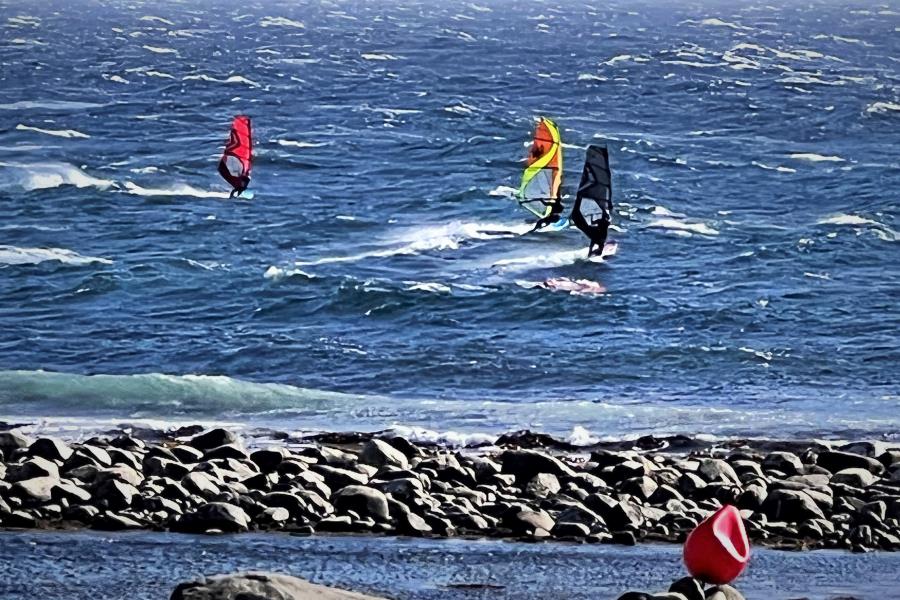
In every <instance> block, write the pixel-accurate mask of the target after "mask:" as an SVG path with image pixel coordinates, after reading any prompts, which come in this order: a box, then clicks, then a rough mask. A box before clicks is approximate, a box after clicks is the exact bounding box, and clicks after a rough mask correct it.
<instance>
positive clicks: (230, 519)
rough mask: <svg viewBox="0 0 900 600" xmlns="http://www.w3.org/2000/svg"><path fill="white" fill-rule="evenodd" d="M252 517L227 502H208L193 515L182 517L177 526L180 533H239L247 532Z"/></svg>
mask: <svg viewBox="0 0 900 600" xmlns="http://www.w3.org/2000/svg"><path fill="white" fill-rule="evenodd" d="M249 527H250V517H248V516H247V513H246V512H245V511H244V509H242V508H241V507H239V506H235V505H234V504H229V503H227V502H208V503H206V504H204V505H202V506H200V507H199V508H198V509H197V510H195V511H194V512H191V513H187V514H185V515H182V517H181V518H180V519H179V520H178V522H177V524H176V528H177V529H178V530H179V531H184V532H188V533H202V532H204V531H209V530H211V529H215V530H219V531H225V532H229V533H237V532H240V531H247V529H249Z"/></svg>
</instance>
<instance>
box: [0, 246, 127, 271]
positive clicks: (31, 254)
mask: <svg viewBox="0 0 900 600" xmlns="http://www.w3.org/2000/svg"><path fill="white" fill-rule="evenodd" d="M54 260H55V261H59V262H61V263H64V264H67V265H76V266H83V265H89V264H91V263H100V264H104V265H111V264H113V261H111V260H109V259H107V258H97V257H96V256H82V255H81V254H78V253H77V252H73V251H72V250H67V249H65V248H18V247H16V246H0V265H36V264H38V263H42V262H47V261H54Z"/></svg>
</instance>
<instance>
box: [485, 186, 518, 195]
mask: <svg viewBox="0 0 900 600" xmlns="http://www.w3.org/2000/svg"><path fill="white" fill-rule="evenodd" d="M518 191H519V190H517V189H516V188H514V187H509V186H508V185H498V186H497V187H495V188H494V189H492V190H491V191H489V192H488V196H500V197H503V198H515V196H516V194H517V193H518Z"/></svg>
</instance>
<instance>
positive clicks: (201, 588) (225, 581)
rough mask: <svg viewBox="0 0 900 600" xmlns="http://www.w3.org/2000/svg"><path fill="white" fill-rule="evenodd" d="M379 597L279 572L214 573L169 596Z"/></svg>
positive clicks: (207, 599)
mask: <svg viewBox="0 0 900 600" xmlns="http://www.w3.org/2000/svg"><path fill="white" fill-rule="evenodd" d="M238 598H241V599H245V598H246V599H249V598H252V599H253V600H379V599H378V598H377V597H375V596H366V595H364V594H357V593H356V592H347V591H345V590H339V589H336V588H330V587H325V586H322V585H315V584H313V583H309V582H308V581H304V580H302V579H297V578H296V577H291V576H290V575H279V574H278V573H258V572H251V573H242V574H238V575H216V576H214V577H206V578H204V579H203V580H201V581H192V582H189V583H181V584H178V587H176V588H175V591H174V592H172V596H171V598H170V600H238Z"/></svg>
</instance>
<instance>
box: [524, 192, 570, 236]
mask: <svg viewBox="0 0 900 600" xmlns="http://www.w3.org/2000/svg"><path fill="white" fill-rule="evenodd" d="M562 211H563V203H562V200H560V199H559V198H556V199H554V200H551V204H550V212H549V213H547V215H546V216H543V217H541V218H540V219H538V220H537V222H536V223H535V224H534V227H533V228H532V229H531V230H532V231H537V230H538V229H543V228H544V227H547V226H548V225H553V224H554V223H557V222H559V220H560V219H561V218H562Z"/></svg>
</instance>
